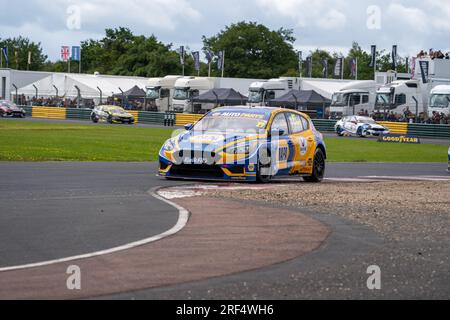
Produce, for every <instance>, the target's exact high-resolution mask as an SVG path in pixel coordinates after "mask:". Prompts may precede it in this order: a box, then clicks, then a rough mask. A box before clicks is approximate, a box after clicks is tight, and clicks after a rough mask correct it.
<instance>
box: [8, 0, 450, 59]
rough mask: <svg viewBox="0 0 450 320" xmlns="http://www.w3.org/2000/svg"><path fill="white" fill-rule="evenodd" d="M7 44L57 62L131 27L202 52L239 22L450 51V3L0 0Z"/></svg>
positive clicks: (339, 43) (329, 38)
mask: <svg viewBox="0 0 450 320" xmlns="http://www.w3.org/2000/svg"><path fill="white" fill-rule="evenodd" d="M0 7H1V8H2V9H1V11H0V38H7V37H15V36H19V35H21V36H24V37H28V38H30V39H31V40H33V41H35V42H41V43H42V46H43V48H44V51H45V53H46V54H47V55H48V56H49V58H50V59H51V60H56V59H58V57H59V52H60V46H61V45H77V44H79V42H80V41H81V40H85V39H88V38H94V39H98V38H101V37H102V36H103V34H104V29H105V28H114V27H118V26H125V27H129V28H130V29H131V30H132V31H133V32H135V33H136V34H145V35H150V34H155V35H156V36H157V37H158V39H160V40H161V41H163V42H165V43H173V44H174V45H176V46H178V45H181V44H184V45H187V46H189V47H190V48H191V49H192V50H198V49H201V47H202V45H201V37H202V35H206V36H211V35H214V34H216V33H217V32H219V31H220V30H221V29H223V28H224V27H225V26H226V25H229V24H231V23H233V22H238V21H242V20H245V21H256V22H259V23H263V24H265V25H267V26H268V27H270V28H272V29H279V28H280V27H284V28H290V29H293V30H294V33H295V36H296V38H297V41H296V43H295V47H296V48H298V49H302V50H304V51H308V50H311V49H315V48H323V49H332V50H336V51H341V52H343V53H345V52H346V51H347V50H348V48H349V47H350V46H351V43H352V41H357V42H359V43H360V45H361V46H363V47H364V48H366V49H367V50H369V47H370V45H371V44H377V45H378V47H379V48H385V49H387V50H390V48H391V46H392V45H393V44H398V45H399V52H400V53H401V54H403V55H404V54H408V55H412V54H415V53H416V52H417V51H418V50H419V49H422V48H423V49H429V48H435V49H436V48H437V49H445V50H448V51H450V36H449V34H450V19H449V18H448V17H450V0H354V1H351V0H314V1H312V0H222V1H218V0H126V1H123V0H122V1H120V0H53V1H50V0H26V1H25V0H16V1H14V2H13V1H11V0H0Z"/></svg>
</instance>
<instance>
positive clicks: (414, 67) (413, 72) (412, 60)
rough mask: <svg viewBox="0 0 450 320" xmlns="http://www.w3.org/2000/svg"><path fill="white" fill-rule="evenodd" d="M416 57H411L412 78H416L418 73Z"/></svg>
mask: <svg viewBox="0 0 450 320" xmlns="http://www.w3.org/2000/svg"><path fill="white" fill-rule="evenodd" d="M416 60H417V58H416V57H412V58H411V62H410V73H411V74H412V78H413V79H414V77H415V74H416Z"/></svg>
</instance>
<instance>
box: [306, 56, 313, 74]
mask: <svg viewBox="0 0 450 320" xmlns="http://www.w3.org/2000/svg"><path fill="white" fill-rule="evenodd" d="M312 62H313V60H312V56H309V57H307V58H306V63H307V66H308V78H312V70H313V68H312V67H313V65H312Z"/></svg>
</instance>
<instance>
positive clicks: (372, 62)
mask: <svg viewBox="0 0 450 320" xmlns="http://www.w3.org/2000/svg"><path fill="white" fill-rule="evenodd" d="M370 50H371V54H370V57H371V59H370V63H369V67H371V68H375V67H376V64H377V46H372V47H371V49H370Z"/></svg>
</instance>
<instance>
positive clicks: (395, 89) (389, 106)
mask: <svg viewBox="0 0 450 320" xmlns="http://www.w3.org/2000/svg"><path fill="white" fill-rule="evenodd" d="M425 96H426V91H424V90H423V89H422V85H421V82H420V81H419V80H397V81H393V82H391V83H389V84H386V85H384V86H382V87H381V88H379V89H378V90H377V95H376V99H375V109H376V110H379V111H380V112H394V113H402V111H403V110H404V109H405V108H406V107H409V109H410V111H411V112H413V113H417V114H419V113H421V112H424V111H425V110H426V103H424V98H425ZM416 100H417V103H416ZM416 106H417V110H416Z"/></svg>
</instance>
